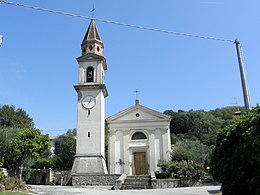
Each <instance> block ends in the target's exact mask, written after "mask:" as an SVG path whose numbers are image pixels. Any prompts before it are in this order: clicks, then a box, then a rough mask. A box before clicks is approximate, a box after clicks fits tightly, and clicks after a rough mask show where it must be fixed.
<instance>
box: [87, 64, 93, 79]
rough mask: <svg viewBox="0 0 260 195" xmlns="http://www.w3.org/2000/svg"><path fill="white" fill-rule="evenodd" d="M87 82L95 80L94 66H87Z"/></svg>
mask: <svg viewBox="0 0 260 195" xmlns="http://www.w3.org/2000/svg"><path fill="white" fill-rule="evenodd" d="M86 77H87V78H86V80H87V82H93V81H94V68H93V67H92V66H90V67H88V68H87V75H86Z"/></svg>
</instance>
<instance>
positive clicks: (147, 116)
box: [106, 100, 171, 123]
mask: <svg viewBox="0 0 260 195" xmlns="http://www.w3.org/2000/svg"><path fill="white" fill-rule="evenodd" d="M170 120H171V117H170V116H167V115H165V114H162V113H160V112H158V111H155V110H152V109H150V108H147V107H145V106H142V105H140V104H139V100H136V103H135V105H133V106H131V107H129V108H127V109H125V110H123V111H121V112H118V113H117V114H115V115H112V116H110V117H108V118H107V119H106V121H107V122H108V123H113V122H122V121H124V122H127V121H135V122H138V121H140V122H144V121H147V122H148V121H167V122H170Z"/></svg>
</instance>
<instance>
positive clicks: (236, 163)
mask: <svg viewBox="0 0 260 195" xmlns="http://www.w3.org/2000/svg"><path fill="white" fill-rule="evenodd" d="M212 165H213V175H214V178H215V179H217V180H219V181H220V182H222V192H223V195H231V194H237V195H240V194H241V195H242V194H251V195H257V194H260V187H259V183H260V107H259V106H257V107H256V108H254V109H253V110H251V111H248V112H246V113H245V114H244V115H243V116H241V118H239V119H237V120H236V121H233V123H231V124H230V125H229V126H227V127H226V128H223V129H222V130H221V131H220V133H219V134H218V136H217V142H216V147H215V149H214V150H213V157H212Z"/></svg>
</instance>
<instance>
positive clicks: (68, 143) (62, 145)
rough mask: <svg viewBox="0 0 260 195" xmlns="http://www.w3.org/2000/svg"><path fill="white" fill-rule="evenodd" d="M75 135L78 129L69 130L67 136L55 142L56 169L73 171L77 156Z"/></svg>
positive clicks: (62, 136)
mask: <svg viewBox="0 0 260 195" xmlns="http://www.w3.org/2000/svg"><path fill="white" fill-rule="evenodd" d="M75 135H76V129H73V130H68V131H67V133H66V134H64V135H61V136H59V137H58V138H57V140H56V141H55V143H54V145H55V149H54V154H55V156H54V157H53V158H54V159H53V160H54V167H55V168H56V169H60V170H71V168H72V165H73V162H74V156H75V154H76V139H75Z"/></svg>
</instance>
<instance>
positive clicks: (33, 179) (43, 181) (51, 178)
mask: <svg viewBox="0 0 260 195" xmlns="http://www.w3.org/2000/svg"><path fill="white" fill-rule="evenodd" d="M26 183H28V184H38V185H49V184H53V185H63V186H68V185H71V171H57V170H55V171H53V170H52V169H37V170H34V171H33V172H32V173H31V176H30V178H29V179H27V180H26Z"/></svg>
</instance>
